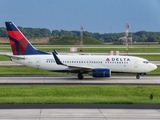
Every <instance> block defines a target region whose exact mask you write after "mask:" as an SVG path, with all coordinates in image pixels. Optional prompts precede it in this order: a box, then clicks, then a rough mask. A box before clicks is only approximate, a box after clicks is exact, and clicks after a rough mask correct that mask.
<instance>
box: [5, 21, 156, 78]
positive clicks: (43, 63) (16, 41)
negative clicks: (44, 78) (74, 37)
mask: <svg viewBox="0 0 160 120" xmlns="http://www.w3.org/2000/svg"><path fill="white" fill-rule="evenodd" d="M5 24H6V28H7V33H8V37H9V41H10V45H11V48H12V52H13V55H9V56H10V57H11V60H12V61H13V62H16V63H20V64H23V65H25V66H28V67H33V68H37V69H43V70H48V71H55V72H71V73H77V74H78V79H83V74H86V73H87V74H89V75H91V76H93V77H110V76H111V72H112V73H135V74H136V78H137V79H139V78H140V75H141V74H146V73H147V72H150V71H152V70H155V69H156V68H157V66H156V65H154V64H152V63H150V62H148V60H146V59H143V58H140V57H134V56H113V55H60V54H58V53H57V52H56V51H54V52H53V53H52V54H50V53H47V52H43V51H40V50H37V49H36V48H34V47H33V46H32V44H31V43H30V42H29V41H28V40H27V38H26V37H25V36H24V35H23V34H22V33H21V31H20V30H19V29H18V28H17V26H16V25H15V24H14V23H13V22H5Z"/></svg>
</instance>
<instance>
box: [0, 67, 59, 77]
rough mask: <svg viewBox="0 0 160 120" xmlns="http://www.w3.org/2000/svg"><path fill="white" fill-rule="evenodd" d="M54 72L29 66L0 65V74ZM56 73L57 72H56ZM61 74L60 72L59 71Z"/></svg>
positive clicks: (50, 73)
mask: <svg viewBox="0 0 160 120" xmlns="http://www.w3.org/2000/svg"><path fill="white" fill-rule="evenodd" d="M53 74H55V72H49V71H46V70H40V69H36V68H30V67H25V66H24V67H23V66H22V67H19V66H17V67H0V76H2V75H53ZM56 74H57V73H56ZM59 74H61V73H59Z"/></svg>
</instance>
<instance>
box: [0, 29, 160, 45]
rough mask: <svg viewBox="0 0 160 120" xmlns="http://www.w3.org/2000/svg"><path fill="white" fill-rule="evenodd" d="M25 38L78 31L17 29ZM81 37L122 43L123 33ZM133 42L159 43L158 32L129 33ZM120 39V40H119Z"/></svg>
mask: <svg viewBox="0 0 160 120" xmlns="http://www.w3.org/2000/svg"><path fill="white" fill-rule="evenodd" d="M18 28H19V29H20V30H21V31H22V33H23V34H24V35H25V36H26V37H27V38H41V37H54V38H59V37H66V36H76V37H77V36H80V31H67V30H52V31H50V30H49V29H47V28H23V27H18ZM83 36H85V37H92V38H94V39H97V40H100V41H103V42H123V41H124V39H123V37H124V36H125V33H124V32H122V33H104V34H100V33H92V32H88V31H83ZM129 36H130V37H132V41H133V42H160V32H147V31H138V32H134V33H129ZM0 37H7V33H6V28H4V27H0ZM120 38H122V39H120Z"/></svg>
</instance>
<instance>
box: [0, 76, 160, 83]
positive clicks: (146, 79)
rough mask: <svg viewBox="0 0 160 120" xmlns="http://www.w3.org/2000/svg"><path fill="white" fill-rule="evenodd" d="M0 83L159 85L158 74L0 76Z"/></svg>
mask: <svg viewBox="0 0 160 120" xmlns="http://www.w3.org/2000/svg"><path fill="white" fill-rule="evenodd" d="M0 85H160V76H141V78H140V79H136V78H135V76H111V77H110V78H93V77H91V76H85V78H84V79H83V80H79V79H78V78H77V77H76V76H69V75H68V76H64V77H46V76H43V77H38V76H37V77H0Z"/></svg>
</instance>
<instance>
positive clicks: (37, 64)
mask: <svg viewBox="0 0 160 120" xmlns="http://www.w3.org/2000/svg"><path fill="white" fill-rule="evenodd" d="M36 67H37V68H39V67H40V59H39V58H37V59H36Z"/></svg>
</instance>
